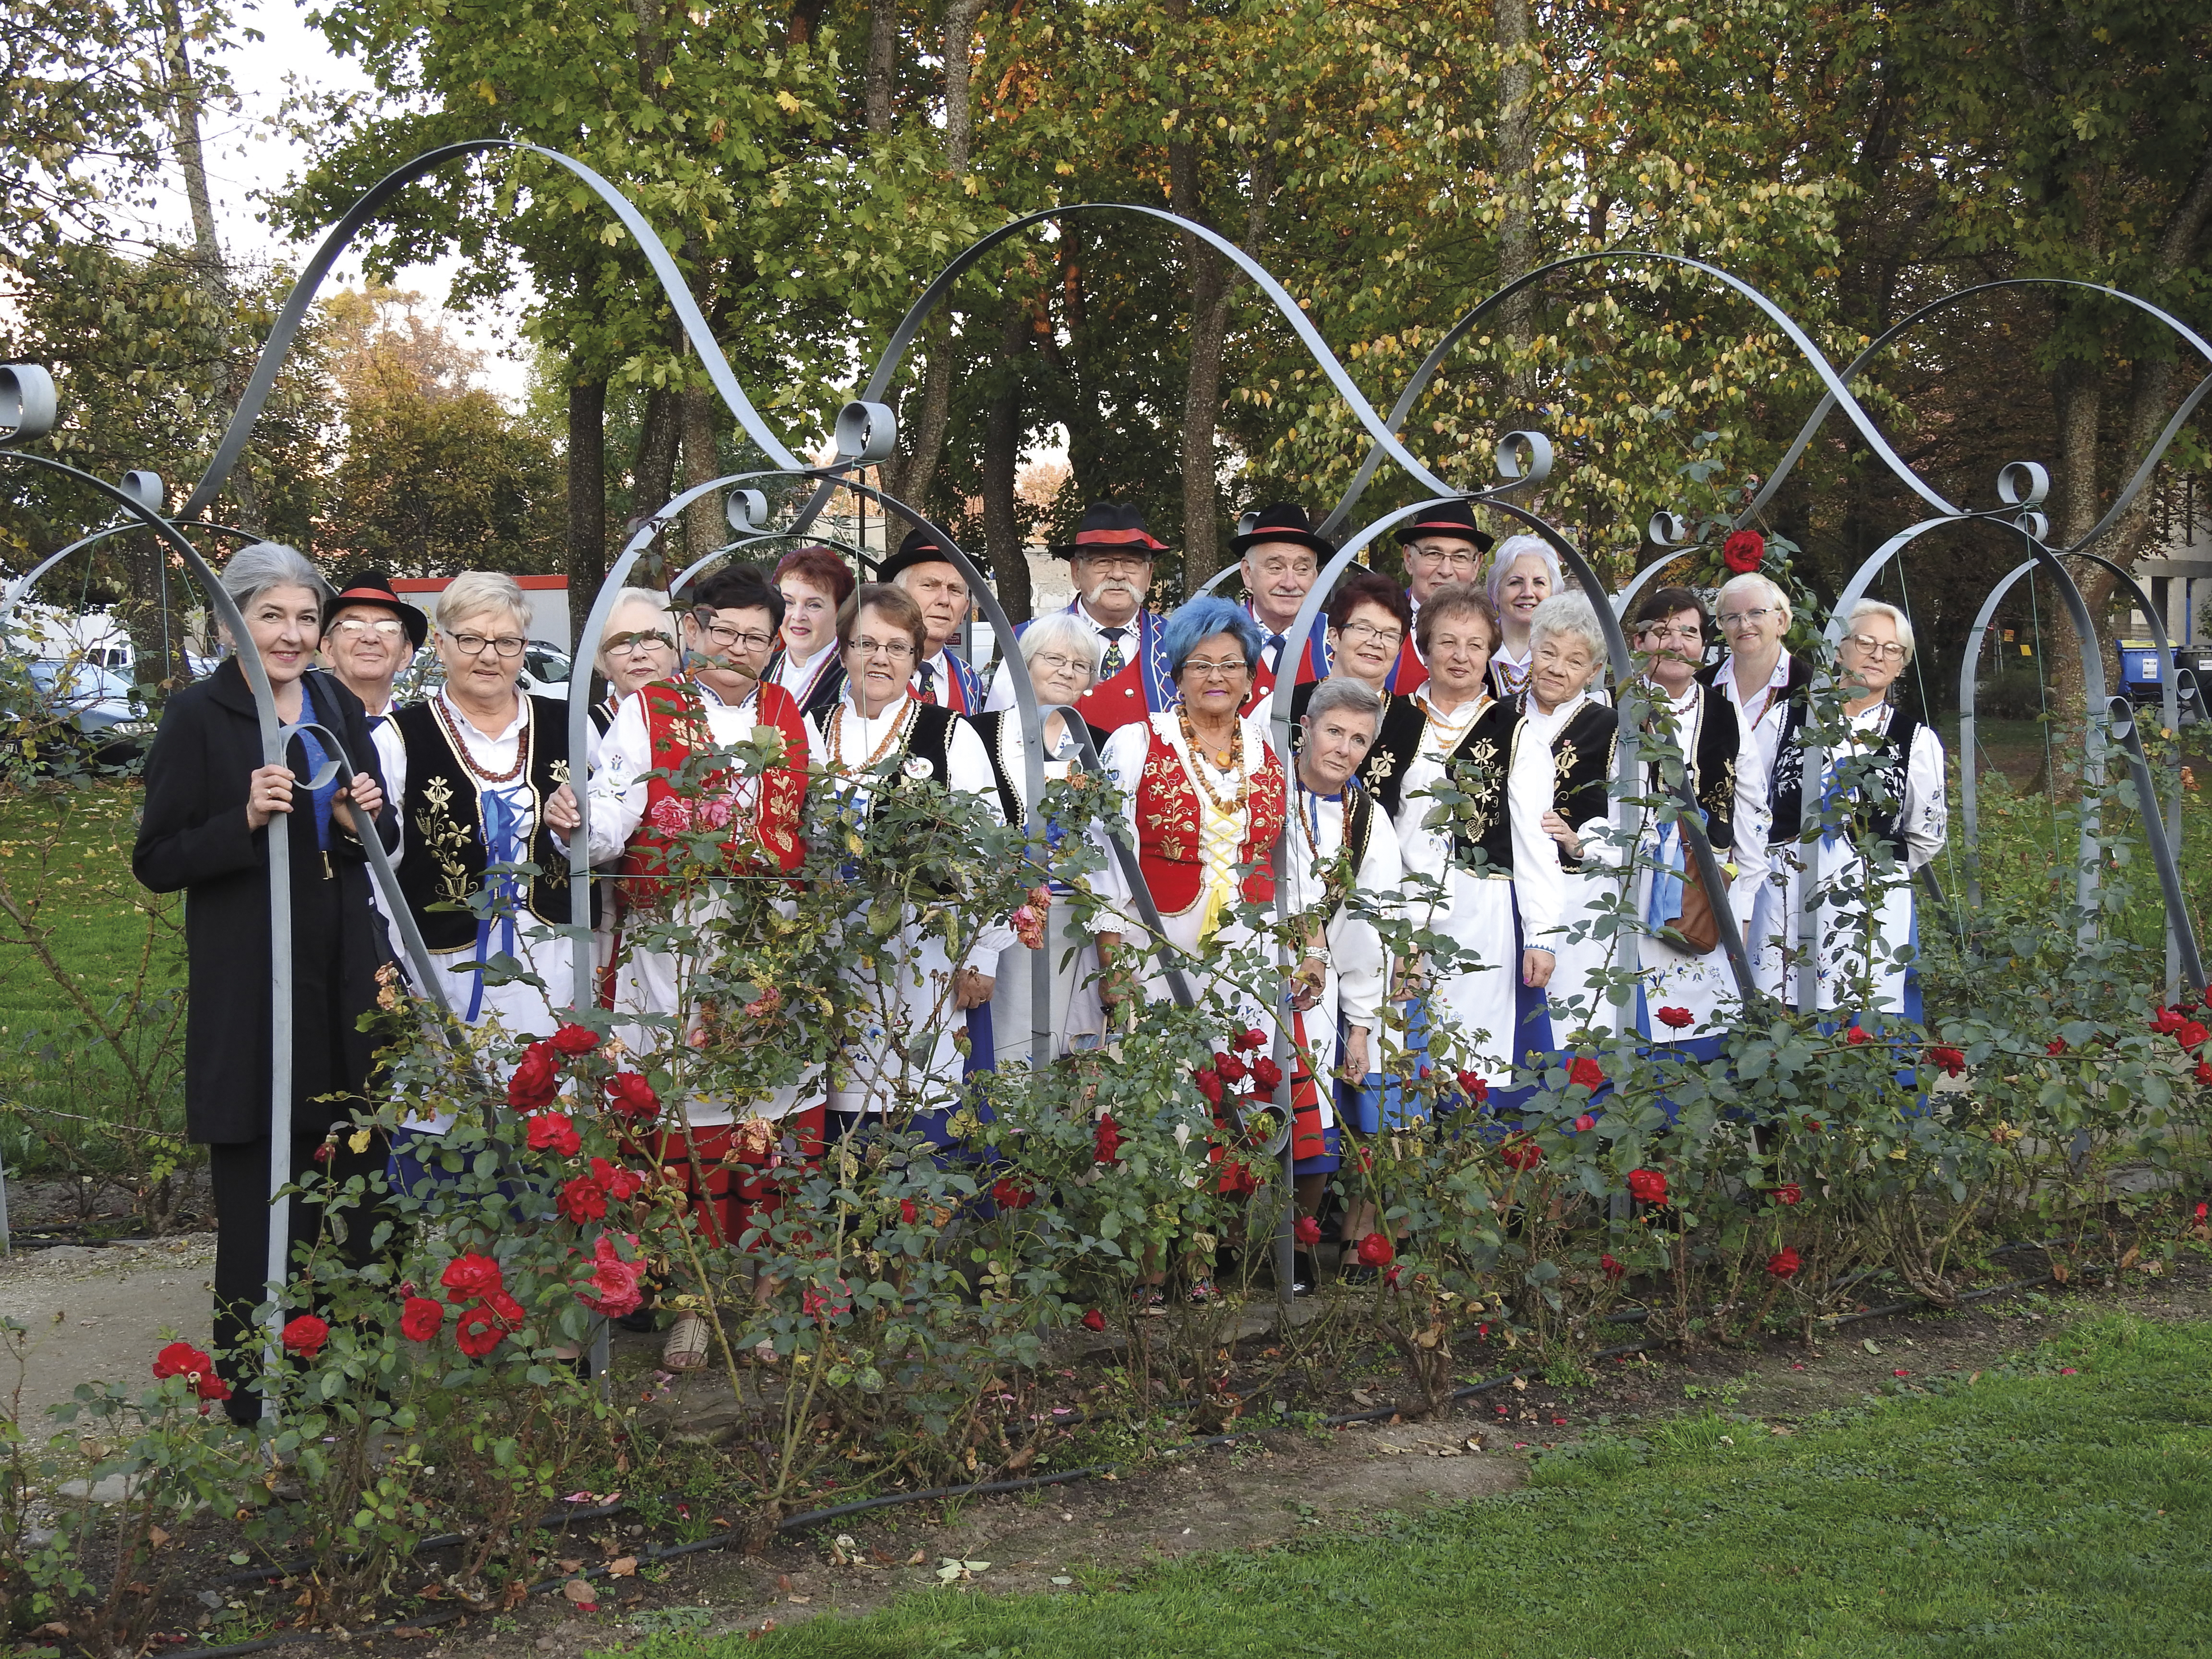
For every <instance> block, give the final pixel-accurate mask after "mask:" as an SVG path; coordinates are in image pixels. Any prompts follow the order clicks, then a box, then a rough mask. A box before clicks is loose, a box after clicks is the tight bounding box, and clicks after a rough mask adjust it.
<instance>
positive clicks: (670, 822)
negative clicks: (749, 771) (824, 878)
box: [617, 681, 807, 905]
mask: <svg viewBox="0 0 2212 1659" xmlns="http://www.w3.org/2000/svg"><path fill="white" fill-rule="evenodd" d="M638 696H640V697H641V698H642V699H643V700H644V704H645V730H646V738H647V743H648V744H650V745H651V752H652V763H653V770H654V771H655V772H656V773H661V772H681V771H682V769H683V768H684V764H685V763H686V762H688V761H689V760H690V757H691V748H692V745H693V744H695V743H697V742H700V741H702V740H704V739H705V738H707V735H708V731H707V710H706V707H705V705H704V704H703V703H702V702H701V700H700V698H699V694H698V693H697V692H696V690H693V689H692V688H691V687H690V686H689V685H685V684H670V683H667V682H665V681H664V682H661V683H659V684H653V685H648V686H646V687H645V688H644V689H643V690H641V691H639V693H638ZM756 696H757V701H756V702H755V704H754V708H755V712H756V716H757V718H756V720H755V721H754V723H755V724H756V725H758V726H774V727H775V728H776V730H777V731H779V732H781V733H782V734H783V760H782V762H781V764H779V765H776V766H773V767H771V768H769V769H768V771H766V772H765V773H763V775H761V777H760V780H759V786H760V802H759V806H758V808H757V811H756V812H755V815H754V822H753V824H752V826H751V829H752V833H751V834H750V836H746V837H744V840H742V841H740V839H739V838H738V836H736V835H732V836H728V837H726V839H725V840H724V841H723V842H722V857H723V859H724V860H725V861H726V864H727V866H728V867H729V869H730V870H731V871H732V872H737V871H738V870H739V869H741V868H742V867H744V866H745V865H746V864H748V863H751V862H754V861H756V860H760V859H763V858H765V860H767V861H768V862H770V863H772V864H774V865H775V866H776V867H777V868H778V869H781V870H795V869H797V868H798V867H799V864H800V862H801V861H802V860H804V859H805V848H804V847H803V846H802V845H801V844H800V842H799V808H800V807H801V805H803V804H804V803H805V799H806V757H807V750H806V721H805V716H803V715H802V714H800V713H799V705H798V704H797V703H796V702H793V700H792V696H791V693H789V692H788V691H787V690H784V689H783V688H782V687H781V686H780V685H769V684H762V685H761V686H760V687H759V689H758V691H757V694H756ZM736 783H737V780H734V779H732V778H731V777H730V776H729V775H728V774H727V773H726V772H716V773H714V774H712V775H709V776H708V777H707V778H706V779H704V780H702V781H701V783H700V784H699V785H698V786H697V787H696V788H693V787H688V786H687V787H684V788H683V789H681V790H679V789H678V786H677V783H676V781H675V780H673V779H671V778H668V777H661V776H656V777H651V778H648V779H647V780H646V785H645V816H644V817H642V818H641V819H640V820H639V821H638V826H637V829H636V831H635V833H634V834H632V836H630V838H629V846H628V847H626V848H623V855H622V860H621V862H620V864H619V865H618V866H617V870H618V872H619V873H620V875H621V876H622V878H623V894H624V896H626V897H627V898H628V899H629V902H631V903H632V904H636V905H647V904H653V903H655V902H659V900H661V899H663V898H665V897H666V896H668V894H669V891H670V884H669V883H668V881H667V880H666V873H667V868H668V851H669V848H671V847H672V846H674V845H675V844H676V841H677V838H678V836H684V835H688V834H690V833H691V832H692V831H693V830H695V829H719V828H720V827H721V826H723V825H724V824H726V823H729V822H730V818H731V816H732V805H733V801H732V796H733V794H734V793H735V786H736Z"/></svg>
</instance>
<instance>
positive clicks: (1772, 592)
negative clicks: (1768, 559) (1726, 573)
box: [1713, 570, 1790, 628]
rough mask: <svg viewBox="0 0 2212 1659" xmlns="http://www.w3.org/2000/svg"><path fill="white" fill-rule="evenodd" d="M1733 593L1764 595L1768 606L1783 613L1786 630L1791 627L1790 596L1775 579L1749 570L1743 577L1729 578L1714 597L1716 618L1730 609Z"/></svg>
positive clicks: (1783, 623)
mask: <svg viewBox="0 0 2212 1659" xmlns="http://www.w3.org/2000/svg"><path fill="white" fill-rule="evenodd" d="M1731 593H1758V594H1760V595H1763V596H1764V597H1765V600H1766V603H1767V604H1768V605H1771V606H1772V607H1773V608H1774V609H1775V610H1777V611H1780V612H1781V613H1782V625H1783V626H1784V628H1787V627H1789V626H1790V595H1789V594H1788V593H1787V592H1784V589H1783V586H1782V584H1781V583H1780V582H1778V581H1776V580H1774V578H1773V577H1771V576H1763V575H1761V574H1759V572H1758V571H1756V570H1747V571H1745V572H1744V573H1743V574H1741V576H1731V577H1729V579H1728V580H1726V581H1724V582H1723V583H1722V584H1721V591H1720V592H1717V593H1716V594H1714V595H1713V614H1714V615H1715V616H1718V615H1719V614H1720V613H1721V612H1722V611H1725V610H1727V609H1728V598H1729V594H1731Z"/></svg>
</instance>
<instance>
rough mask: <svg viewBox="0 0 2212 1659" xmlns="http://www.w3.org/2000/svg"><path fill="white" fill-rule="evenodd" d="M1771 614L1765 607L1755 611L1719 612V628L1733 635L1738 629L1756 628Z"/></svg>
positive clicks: (1762, 606)
mask: <svg viewBox="0 0 2212 1659" xmlns="http://www.w3.org/2000/svg"><path fill="white" fill-rule="evenodd" d="M1773 614H1774V612H1773V611H1771V610H1769V609H1768V608H1767V607H1766V606H1765V605H1761V606H1759V609H1758V610H1756V611H1723V612H1721V626H1722V627H1723V628H1725V629H1728V630H1729V633H1731V634H1733V633H1735V630H1736V629H1739V628H1757V627H1758V626H1759V625H1760V624H1761V623H1764V622H1765V620H1766V619H1767V618H1768V617H1771V616H1772V615H1773Z"/></svg>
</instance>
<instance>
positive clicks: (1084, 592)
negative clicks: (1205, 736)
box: [989, 501, 1176, 742]
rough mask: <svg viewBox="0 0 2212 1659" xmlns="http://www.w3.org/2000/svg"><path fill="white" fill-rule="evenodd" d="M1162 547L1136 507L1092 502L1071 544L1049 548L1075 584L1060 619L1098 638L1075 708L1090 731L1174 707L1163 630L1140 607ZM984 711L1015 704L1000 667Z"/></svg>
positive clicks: (1010, 680) (1159, 622) (1109, 730)
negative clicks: (1089, 681) (1090, 673)
mask: <svg viewBox="0 0 2212 1659" xmlns="http://www.w3.org/2000/svg"><path fill="white" fill-rule="evenodd" d="M1165 547H1166V544H1165V543H1164V542H1160V541H1157V540H1155V539H1154V538H1153V537H1152V532H1150V531H1149V530H1147V529H1146V528H1145V519H1144V514H1142V513H1139V512H1138V511H1137V509H1136V508H1135V507H1125V506H1123V505H1122V504H1121V502H1119V501H1093V502H1092V503H1091V505H1090V506H1089V507H1085V508H1084V510H1083V519H1082V522H1081V523H1079V525H1077V526H1076V530H1075V539H1074V540H1073V541H1072V542H1066V543H1063V544H1061V545H1060V546H1058V547H1055V548H1054V549H1053V550H1052V551H1053V554H1054V556H1055V557H1058V558H1062V559H1066V561H1067V572H1068V576H1069V578H1070V580H1073V583H1074V584H1075V593H1076V597H1075V599H1074V600H1073V602H1072V603H1071V604H1070V605H1068V607H1067V614H1068V615H1069V616H1071V617H1074V618H1075V619H1076V620H1077V621H1078V622H1080V623H1083V624H1084V625H1085V627H1087V628H1089V629H1091V632H1092V633H1094V634H1096V635H1098V644H1099V654H1100V662H1099V666H1098V678H1097V682H1096V683H1095V684H1093V685H1092V686H1091V689H1090V690H1088V691H1086V692H1085V693H1084V694H1083V696H1081V697H1080V698H1079V699H1078V700H1077V702H1076V704H1075V708H1076V712H1077V713H1078V714H1081V715H1082V716H1083V719H1084V720H1085V723H1086V724H1088V725H1089V726H1090V727H1091V730H1092V731H1093V732H1103V733H1106V734H1109V735H1110V734H1112V733H1113V732H1118V731H1120V730H1121V728H1122V727H1123V726H1127V725H1130V724H1131V723H1132V722H1133V721H1136V720H1143V719H1144V718H1145V717H1146V715H1148V714H1158V713H1159V712H1160V711H1161V710H1162V709H1164V708H1173V707H1175V700H1176V687H1175V676H1174V675H1173V674H1171V673H1170V672H1169V671H1168V647H1167V641H1166V637H1165V634H1164V627H1165V624H1164V622H1163V621H1162V619H1161V618H1160V617H1157V616H1155V615H1154V614H1153V613H1152V611H1149V610H1147V609H1146V605H1145V600H1146V596H1147V595H1148V594H1149V593H1150V592H1151V591H1152V557H1153V556H1154V555H1155V554H1157V553H1159V552H1162V551H1164V550H1165ZM1023 627H1024V628H1027V627H1028V624H1027V623H1024V624H1023ZM989 706H990V707H991V708H1012V707H1013V706H1014V682H1013V677H1012V674H1010V673H1009V672H1008V671H1007V670H1006V668H1004V667H1001V668H1000V670H999V672H998V675H997V677H996V678H994V680H993V681H992V683H991V701H990V704H989ZM1100 741H1101V742H1103V741H1104V739H1103V738H1101V739H1100Z"/></svg>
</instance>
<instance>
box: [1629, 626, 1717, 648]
mask: <svg viewBox="0 0 2212 1659" xmlns="http://www.w3.org/2000/svg"><path fill="white" fill-rule="evenodd" d="M1637 637H1638V640H1639V641H1646V640H1648V641H1650V642H1651V643H1652V644H1654V645H1703V644H1704V643H1705V629H1702V628H1699V627H1695V626H1692V627H1689V628H1647V629H1644V632H1643V633H1642V634H1640V635H1638V636H1637Z"/></svg>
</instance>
